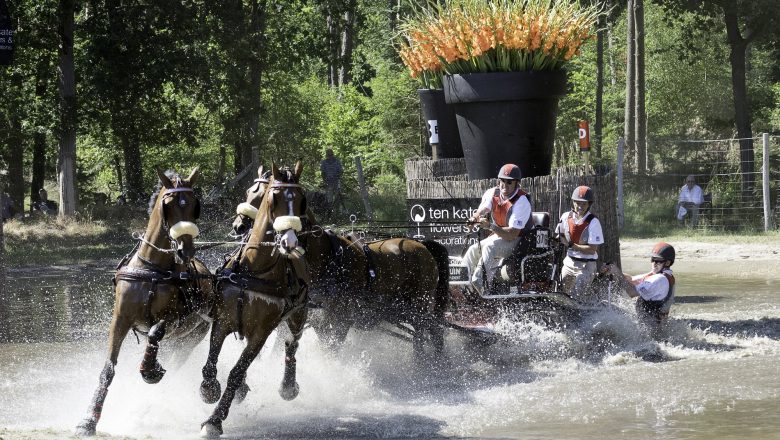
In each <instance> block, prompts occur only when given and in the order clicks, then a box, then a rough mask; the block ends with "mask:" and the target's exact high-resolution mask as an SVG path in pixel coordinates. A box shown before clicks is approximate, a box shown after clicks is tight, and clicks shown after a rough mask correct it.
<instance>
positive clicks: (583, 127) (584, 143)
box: [578, 120, 590, 151]
mask: <svg viewBox="0 0 780 440" xmlns="http://www.w3.org/2000/svg"><path fill="white" fill-rule="evenodd" d="M578 131H579V137H580V151H590V129H589V128H588V121H585V120H582V121H580V122H579V130H578Z"/></svg>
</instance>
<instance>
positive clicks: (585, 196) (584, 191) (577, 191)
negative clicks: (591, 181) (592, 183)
mask: <svg viewBox="0 0 780 440" xmlns="http://www.w3.org/2000/svg"><path fill="white" fill-rule="evenodd" d="M571 199H572V200H574V201H577V202H590V203H593V201H594V200H596V197H595V196H594V195H593V190H592V189H591V188H590V187H589V186H585V185H582V186H578V187H576V188H574V192H573V193H571Z"/></svg>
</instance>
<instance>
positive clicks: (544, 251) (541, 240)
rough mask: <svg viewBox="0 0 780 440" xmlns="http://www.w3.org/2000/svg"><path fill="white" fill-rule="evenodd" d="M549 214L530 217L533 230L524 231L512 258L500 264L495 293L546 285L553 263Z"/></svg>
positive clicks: (537, 214)
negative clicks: (530, 285)
mask: <svg viewBox="0 0 780 440" xmlns="http://www.w3.org/2000/svg"><path fill="white" fill-rule="evenodd" d="M551 239H552V231H551V230H550V213H549V212H533V213H531V226H530V228H528V229H527V230H525V231H523V233H522V235H521V238H520V241H519V242H518V243H517V245H516V246H515V249H514V251H512V256H510V257H509V258H505V259H503V260H502V261H500V262H499V265H498V266H499V273H498V274H497V275H498V277H497V278H495V279H494V280H495V281H497V283H496V284H497V285H496V286H495V289H494V290H497V291H502V290H508V289H509V286H511V285H524V284H527V283H529V282H536V283H546V282H549V281H550V279H549V277H550V267H551V264H552V263H553V251H552V247H551V246H552V245H551V242H550V241H551Z"/></svg>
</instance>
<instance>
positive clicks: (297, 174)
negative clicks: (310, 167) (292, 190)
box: [295, 160, 303, 182]
mask: <svg viewBox="0 0 780 440" xmlns="http://www.w3.org/2000/svg"><path fill="white" fill-rule="evenodd" d="M302 172H303V164H302V163H301V161H300V160H299V161H298V162H295V181H296V182H300V177H301V173H302Z"/></svg>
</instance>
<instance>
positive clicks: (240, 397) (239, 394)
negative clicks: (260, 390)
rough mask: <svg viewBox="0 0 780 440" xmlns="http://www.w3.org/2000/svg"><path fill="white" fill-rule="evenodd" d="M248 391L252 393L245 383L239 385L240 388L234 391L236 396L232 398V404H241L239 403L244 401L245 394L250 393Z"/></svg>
mask: <svg viewBox="0 0 780 440" xmlns="http://www.w3.org/2000/svg"><path fill="white" fill-rule="evenodd" d="M250 391H252V389H251V388H249V385H247V384H246V382H244V383H243V384H241V386H240V387H238V389H237V390H236V394H235V395H234V396H233V402H235V403H241V402H243V401H244V399H246V394H247V393H248V392H250Z"/></svg>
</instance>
